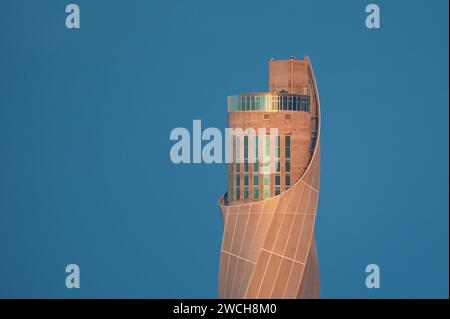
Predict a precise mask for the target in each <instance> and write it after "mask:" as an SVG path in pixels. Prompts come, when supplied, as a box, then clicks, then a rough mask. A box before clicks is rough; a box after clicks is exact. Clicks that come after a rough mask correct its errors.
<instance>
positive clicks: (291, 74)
mask: <svg viewBox="0 0 450 319" xmlns="http://www.w3.org/2000/svg"><path fill="white" fill-rule="evenodd" d="M308 81H309V76H308V60H307V58H305V59H304V60H296V59H295V56H291V57H290V58H289V59H288V60H273V59H271V60H270V61H269V91H270V92H275V93H291V94H304V88H305V86H307V85H308Z"/></svg>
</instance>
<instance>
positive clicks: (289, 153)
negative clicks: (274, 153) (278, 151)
mask: <svg viewBox="0 0 450 319" xmlns="http://www.w3.org/2000/svg"><path fill="white" fill-rule="evenodd" d="M286 157H287V158H289V157H291V148H290V147H287V148H286Z"/></svg>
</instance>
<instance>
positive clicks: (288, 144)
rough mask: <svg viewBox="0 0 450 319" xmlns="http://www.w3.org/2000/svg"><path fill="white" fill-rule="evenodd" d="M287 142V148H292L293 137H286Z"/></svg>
mask: <svg viewBox="0 0 450 319" xmlns="http://www.w3.org/2000/svg"><path fill="white" fill-rule="evenodd" d="M285 142H286V147H290V146H291V136H290V135H286V137H285Z"/></svg>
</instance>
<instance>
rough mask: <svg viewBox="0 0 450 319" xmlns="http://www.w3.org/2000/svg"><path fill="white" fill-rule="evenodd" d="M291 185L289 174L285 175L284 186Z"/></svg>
mask: <svg viewBox="0 0 450 319" xmlns="http://www.w3.org/2000/svg"><path fill="white" fill-rule="evenodd" d="M289 185H291V175H286V186H289Z"/></svg>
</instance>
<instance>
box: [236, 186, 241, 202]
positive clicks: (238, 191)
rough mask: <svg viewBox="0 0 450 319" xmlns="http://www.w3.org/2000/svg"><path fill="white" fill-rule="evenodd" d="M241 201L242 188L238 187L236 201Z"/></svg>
mask: <svg viewBox="0 0 450 319" xmlns="http://www.w3.org/2000/svg"><path fill="white" fill-rule="evenodd" d="M240 199H241V190H240V188H238V187H236V200H240Z"/></svg>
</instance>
